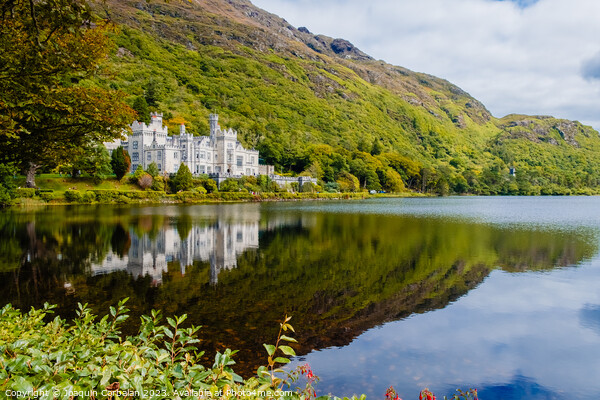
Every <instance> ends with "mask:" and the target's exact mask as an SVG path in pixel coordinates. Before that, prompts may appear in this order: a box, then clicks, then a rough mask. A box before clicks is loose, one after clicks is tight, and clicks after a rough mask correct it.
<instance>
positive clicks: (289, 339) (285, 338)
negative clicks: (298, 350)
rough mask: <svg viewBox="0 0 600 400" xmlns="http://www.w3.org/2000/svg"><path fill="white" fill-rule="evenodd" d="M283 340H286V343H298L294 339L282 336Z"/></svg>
mask: <svg viewBox="0 0 600 400" xmlns="http://www.w3.org/2000/svg"><path fill="white" fill-rule="evenodd" d="M280 339H281V340H285V341H286V342H292V343H298V341H297V340H296V339H294V338H292V337H289V336H285V335H281V338H280Z"/></svg>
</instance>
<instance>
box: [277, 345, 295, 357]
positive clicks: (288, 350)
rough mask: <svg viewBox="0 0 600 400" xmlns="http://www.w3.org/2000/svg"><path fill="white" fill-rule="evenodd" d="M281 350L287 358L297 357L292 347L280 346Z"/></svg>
mask: <svg viewBox="0 0 600 400" xmlns="http://www.w3.org/2000/svg"><path fill="white" fill-rule="evenodd" d="M279 349H280V350H281V351H283V354H285V355H286V356H295V355H296V352H295V351H294V349H292V348H291V347H290V346H279Z"/></svg>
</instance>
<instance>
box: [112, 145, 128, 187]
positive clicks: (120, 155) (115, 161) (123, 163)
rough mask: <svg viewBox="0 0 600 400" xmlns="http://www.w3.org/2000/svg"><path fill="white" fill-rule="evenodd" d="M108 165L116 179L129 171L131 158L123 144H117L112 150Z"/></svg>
mask: <svg viewBox="0 0 600 400" xmlns="http://www.w3.org/2000/svg"><path fill="white" fill-rule="evenodd" d="M110 165H111V167H112V170H113V172H114V173H115V175H117V179H118V180H121V179H122V178H123V177H124V176H125V174H126V173H128V172H129V168H131V158H130V157H129V154H128V153H127V150H125V149H124V148H123V146H119V147H117V148H116V149H115V150H113V152H112V154H111V159H110Z"/></svg>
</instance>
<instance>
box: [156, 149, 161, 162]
mask: <svg viewBox="0 0 600 400" xmlns="http://www.w3.org/2000/svg"><path fill="white" fill-rule="evenodd" d="M156 158H157V159H158V160H162V151H159V152H158V153H157V154H156Z"/></svg>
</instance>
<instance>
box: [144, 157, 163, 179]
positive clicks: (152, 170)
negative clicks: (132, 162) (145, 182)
mask: <svg viewBox="0 0 600 400" xmlns="http://www.w3.org/2000/svg"><path fill="white" fill-rule="evenodd" d="M146 172H147V173H148V174H149V175H150V176H151V177H152V178H156V177H157V176H158V175H160V171H159V170H158V165H156V163H155V162H154V161H152V162H151V163H150V165H148V168H146Z"/></svg>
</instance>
